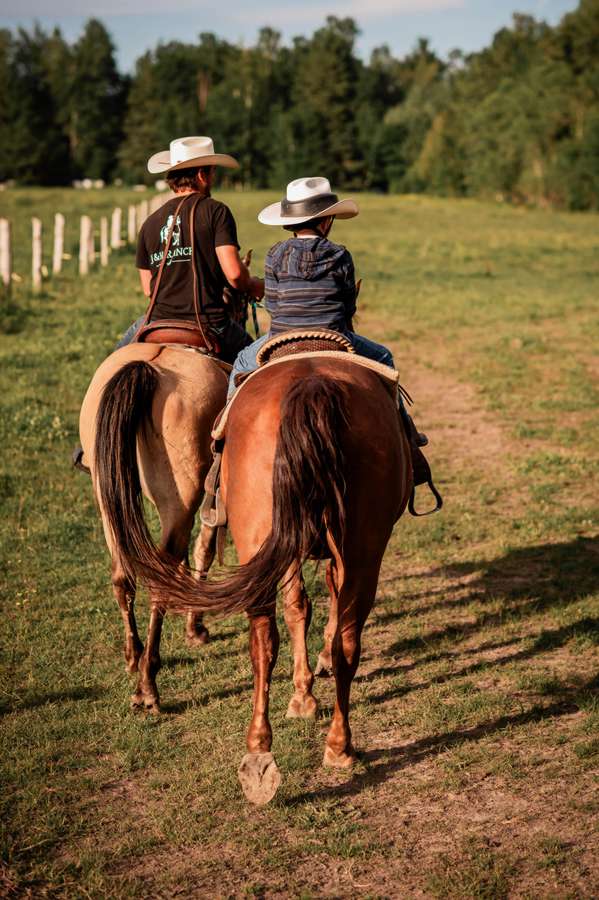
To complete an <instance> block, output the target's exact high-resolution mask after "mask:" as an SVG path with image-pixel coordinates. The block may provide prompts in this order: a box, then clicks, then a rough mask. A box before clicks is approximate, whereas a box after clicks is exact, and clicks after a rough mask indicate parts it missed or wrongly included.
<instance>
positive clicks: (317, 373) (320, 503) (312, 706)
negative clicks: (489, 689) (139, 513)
mask: <svg viewBox="0 0 599 900" xmlns="http://www.w3.org/2000/svg"><path fill="white" fill-rule="evenodd" d="M334 356H335V358H334V359H332V358H330V356H328V357H327V358H323V357H321V358H318V357H315V356H311V357H309V358H306V357H304V358H302V359H294V358H293V357H291V358H289V359H286V360H284V361H280V362H279V361H277V363H276V364H274V365H270V366H267V367H266V368H264V369H261V370H259V371H258V372H256V373H255V374H254V375H253V376H252V377H251V378H250V379H249V381H248V382H247V384H245V385H244V386H243V388H242V389H241V392H240V395H239V397H238V398H236V399H235V400H234V402H233V403H232V405H231V407H230V409H229V413H228V419H227V425H226V440H225V446H224V452H223V457H222V472H221V494H222V496H223V498H224V501H225V504H226V508H227V513H228V524H229V527H230V530H231V534H232V537H233V540H234V542H235V546H236V548H237V553H238V557H239V562H240V567H239V568H238V569H237V570H235V571H234V573H233V574H232V575H230V576H229V577H227V578H226V579H225V580H223V581H220V582H206V581H202V582H200V581H197V580H193V579H192V578H191V577H190V575H189V574H188V573H185V572H184V571H181V570H180V569H177V568H176V567H175V566H172V565H171V566H168V564H165V562H164V558H159V557H158V555H157V554H150V555H145V556H144V555H143V554H141V553H139V552H138V551H137V550H136V548H135V547H134V546H129V547H128V548H124V549H125V552H127V553H128V554H129V560H130V564H131V565H132V566H133V567H134V568H136V570H137V571H138V572H139V573H140V574H143V576H144V577H146V578H147V579H149V580H150V581H153V582H154V586H155V590H158V591H159V590H163V592H164V602H165V606H167V607H169V606H177V605H178V606H179V607H180V608H187V609H194V610H196V611H202V612H207V611H211V612H219V613H229V612H234V611H239V610H244V611H245V612H246V613H247V615H248V617H249V623H250V654H251V660H252V667H253V672H254V701H253V715H252V719H251V723H250V726H249V730H248V734H247V749H248V753H247V755H246V756H245V758H244V760H243V762H242V764H241V766H240V769H239V777H240V780H241V783H242V787H243V789H244V791H245V793H246V796H247V797H248V799H250V800H252V801H253V802H256V803H264V802H267V801H268V800H270V799H271V797H272V796H273V795H274V793H275V791H276V789H277V786H278V784H279V781H280V775H279V772H278V769H277V766H276V763H275V761H274V759H273V757H272V755H271V752H270V751H271V743H272V730H271V726H270V722H269V717H268V705H269V695H270V682H271V675H272V671H273V667H274V665H275V662H276V659H277V651H278V646H279V634H278V631H277V624H276V617H275V600H276V594H277V587H278V586H279V585H281V586H282V594H283V600H284V612H285V620H286V623H287V625H288V627H289V630H290V633H291V641H292V646H293V654H294V671H293V681H294V694H293V696H292V698H291V701H290V704H289V709H288V715H290V716H305V717H308V716H314V715H315V712H316V707H317V702H316V699H315V697H314V695H313V693H312V687H313V681H314V675H313V672H312V670H311V668H310V663H309V661H308V655H307V651H306V633H307V629H308V625H309V622H310V617H311V604H310V600H309V598H308V596H307V594H306V591H305V589H304V583H303V580H302V574H301V566H302V563H303V562H304V561H305V560H306V559H310V558H320V559H324V558H326V559H328V560H329V562H328V564H327V583H328V587H329V592H330V598H331V612H330V618H329V623H328V625H327V628H326V630H325V648H324V651H323V653H322V654H321V657H320V659H319V666H320V667H324V668H325V669H326V668H327V666H328V665H330V664H331V663H332V671H333V673H334V675H335V680H336V704H335V711H334V715H333V720H332V723H331V727H330V730H329V733H328V736H327V739H326V747H325V753H324V764H325V765H328V766H342V767H343V766H350V765H351V764H352V763H353V761H354V759H355V752H354V748H353V746H352V740H351V730H350V725H349V695H350V687H351V683H352V680H353V677H354V675H355V672H356V669H357V667H358V662H359V658H360V637H361V633H362V629H363V626H364V623H365V621H366V618H367V616H368V614H369V612H370V610H371V608H372V604H373V602H374V598H375V594H376V589H377V582H378V575H379V569H380V565H381V560H382V558H383V554H384V552H385V548H386V546H387V542H388V540H389V537H390V535H391V532H392V529H393V525H394V523H395V522H396V521H397V519H398V518H399V517H400V515H401V514H402V512H403V511H404V508H405V506H406V504H407V501H408V498H409V496H410V492H411V489H412V481H413V475H412V466H411V457H410V451H409V447H408V442H407V439H406V437H405V434H404V430H403V428H401V427H400V422H399V417H398V414H397V408H396V403H395V400H394V397H393V395H392V393H391V392H390V391H389V390H388V386H385V385H384V384H383V382H382V380H381V378H380V377H379V376H378V375H377V374H376V373H375V372H374V371H372V370H371V369H370V368H365V367H362V366H359V365H356V363H355V362H352V361H351V360H350V359H348V357H347V356H346V355H345V354H341V353H338V354H337V353H336V354H334Z"/></svg>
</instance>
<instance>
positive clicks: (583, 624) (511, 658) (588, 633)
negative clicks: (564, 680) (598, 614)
mask: <svg viewBox="0 0 599 900" xmlns="http://www.w3.org/2000/svg"><path fill="white" fill-rule="evenodd" d="M583 636H584V637H587V638H590V639H591V640H592V641H593V643H596V644H599V619H592V618H589V617H585V618H583V619H579V620H578V621H577V622H572V624H570V625H566V626H565V627H563V628H555V629H553V630H543V631H542V632H541V633H540V634H539V635H538V637H537V638H536V639H535V640H534V641H533V643H532V645H531V646H530V647H527V648H525V649H523V650H519V651H518V652H516V653H511V654H508V655H507V656H500V657H497V658H496V659H491V660H486V659H482V660H480V661H479V662H475V663H472V665H470V666H465V667H464V668H462V669H459V670H456V671H453V672H448V673H447V674H444V675H435V676H433V677H432V678H431V679H429V681H425V682H420V683H419V684H406V685H402V686H400V687H397V688H390V689H389V690H387V691H384V692H383V693H382V694H376V695H374V696H373V695H369V696H368V700H367V702H368V703H374V704H378V703H385V702H386V701H387V700H393V699H394V698H396V697H401V696H403V695H404V694H409V693H411V692H412V691H421V690H426V689H427V688H429V687H431V686H432V685H433V684H445V683H446V682H447V681H452V680H453V679H454V678H464V677H466V676H468V675H475V674H476V673H477V672H482V671H486V670H487V669H492V668H495V666H505V665H509V663H513V662H521V661H522V660H524V659H530V658H531V657H533V656H536V654H537V653H543V652H545V651H548V650H556V649H557V648H558V647H562V646H563V645H564V644H566V643H567V642H568V641H569V640H571V639H572V638H574V637H583ZM516 642H518V640H517V639H516ZM477 652H480V651H478V650H477ZM400 671H401V667H400Z"/></svg>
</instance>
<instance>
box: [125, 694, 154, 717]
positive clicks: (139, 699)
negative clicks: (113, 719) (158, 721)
mask: <svg viewBox="0 0 599 900" xmlns="http://www.w3.org/2000/svg"><path fill="white" fill-rule="evenodd" d="M131 709H134V710H138V711H139V712H147V713H149V715H151V716H158V715H160V701H159V700H158V697H145V696H144V695H143V694H142V693H141V692H140V691H137V693H135V694H132V695H131Z"/></svg>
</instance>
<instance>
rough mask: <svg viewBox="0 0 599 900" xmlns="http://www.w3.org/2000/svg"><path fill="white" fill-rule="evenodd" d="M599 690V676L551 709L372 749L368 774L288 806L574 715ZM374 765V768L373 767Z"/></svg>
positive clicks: (351, 790) (365, 756) (350, 790)
mask: <svg viewBox="0 0 599 900" xmlns="http://www.w3.org/2000/svg"><path fill="white" fill-rule="evenodd" d="M598 688H599V677H598V678H594V679H593V680H592V681H590V682H588V683H587V684H586V685H584V687H582V688H577V689H575V690H574V689H571V690H565V691H564V696H563V698H562V699H560V700H557V701H556V702H555V703H552V704H550V705H548V706H533V707H532V708H531V709H529V710H526V711H525V712H521V713H515V714H513V715H505V716H500V717H499V718H498V719H494V720H493V721H492V722H484V723H482V724H481V725H475V726H473V727H472V728H466V729H463V730H455V731H449V732H446V733H445V734H439V735H434V736H432V737H426V738H421V739H420V740H417V741H413V742H412V743H411V744H398V745H397V746H395V747H385V748H384V749H378V750H376V749H375V750H368V751H366V752H365V753H362V754H360V759H361V761H362V762H363V763H364V764H365V765H366V766H367V767H368V768H367V771H366V772H361V773H359V774H356V775H354V776H353V778H350V779H349V780H348V781H347V782H345V783H344V784H339V785H333V786H330V787H324V788H319V789H318V790H315V791H306V792H304V793H301V794H297V795H296V796H295V797H291V798H290V799H289V800H288V801H287V804H286V805H288V806H299V805H301V804H304V803H314V802H315V801H318V800H322V799H323V798H331V797H343V796H347V795H349V794H351V795H354V794H357V793H359V792H360V791H361V790H363V789H364V788H370V787H373V786H376V785H379V784H382V783H383V782H384V781H386V780H387V779H388V778H389V777H391V776H392V775H393V774H394V773H395V772H398V771H401V769H405V768H407V767H408V766H413V765H415V764H417V763H419V762H422V760H424V759H427V758H429V757H432V756H438V755H439V754H441V753H444V752H445V751H446V750H449V749H451V748H452V747H455V746H458V745H459V744H464V743H468V742H476V741H480V740H482V739H483V738H485V737H489V736H490V735H492V734H496V733H497V732H500V731H502V730H503V729H505V728H517V727H520V726H522V725H528V724H530V723H533V722H542V721H544V720H546V719H554V718H558V717H560V716H566V715H570V714H571V713H575V712H578V710H579V708H580V703H581V699H582V698H583V697H584V695H585V693H588V692H590V691H596V690H597V689H598ZM377 763H378V764H377ZM371 766H372V768H370V767H371Z"/></svg>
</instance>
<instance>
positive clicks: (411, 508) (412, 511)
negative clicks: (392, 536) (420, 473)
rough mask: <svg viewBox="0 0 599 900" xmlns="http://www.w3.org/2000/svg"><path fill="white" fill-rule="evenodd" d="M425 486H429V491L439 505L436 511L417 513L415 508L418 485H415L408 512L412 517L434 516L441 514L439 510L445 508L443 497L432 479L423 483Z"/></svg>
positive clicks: (428, 510) (429, 510)
mask: <svg viewBox="0 0 599 900" xmlns="http://www.w3.org/2000/svg"><path fill="white" fill-rule="evenodd" d="M423 484H427V485H428V487H429V490H430V492H431V494H432V495H433V497H434V498H435V500H436V504H437V505H436V506H435V508H434V509H427V510H426V511H425V512H417V510H416V508H415V506H414V500H415V499H416V485H414V487H413V488H412V493H411V494H410V499H409V500H408V512H409V513H410V515H411V516H415V517H416V518H418V517H419V516H432V514H433V513H436V512H439V510H440V509H441V507H442V506H443V497H442V496H441V494H440V493H439V491H438V490H437V488H436V487H435V485H434V484H433V480H432V478H429V479H428V480H427V481H425V482H423Z"/></svg>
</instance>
